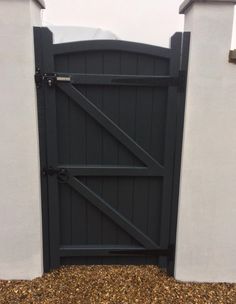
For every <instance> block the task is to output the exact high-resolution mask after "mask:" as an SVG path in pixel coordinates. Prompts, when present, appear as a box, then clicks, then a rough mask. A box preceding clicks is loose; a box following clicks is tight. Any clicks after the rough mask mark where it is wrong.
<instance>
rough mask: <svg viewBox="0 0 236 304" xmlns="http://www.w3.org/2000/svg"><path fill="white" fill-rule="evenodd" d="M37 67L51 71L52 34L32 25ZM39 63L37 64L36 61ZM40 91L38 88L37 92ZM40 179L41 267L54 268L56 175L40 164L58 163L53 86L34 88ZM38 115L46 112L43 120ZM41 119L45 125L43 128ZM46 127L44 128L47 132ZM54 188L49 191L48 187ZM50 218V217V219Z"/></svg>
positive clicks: (57, 259) (56, 264)
mask: <svg viewBox="0 0 236 304" xmlns="http://www.w3.org/2000/svg"><path fill="white" fill-rule="evenodd" d="M34 37H35V61H36V68H37V67H38V68H40V72H41V73H42V74H44V73H47V72H48V71H54V56H53V50H52V46H53V36H52V32H51V31H50V30H49V29H48V28H44V27H34ZM37 64H39V65H37ZM40 91H41V92H40ZM37 94H38V95H37V97H38V117H39V118H38V119H39V125H40V127H39V138H40V144H42V148H41V149H40V161H41V181H42V186H41V188H42V216H43V238H44V241H43V245H44V270H45V272H48V271H49V270H50V269H53V268H57V267H59V265H60V256H59V244H60V243H59V242H60V240H59V236H60V234H59V206H58V202H59V199H58V198H59V196H58V181H57V176H55V175H52V176H49V175H48V176H44V175H43V171H42V168H46V167H47V164H48V163H49V164H50V165H51V166H55V167H56V166H57V130H56V106H55V103H56V98H55V88H49V87H48V86H42V88H41V89H40V90H37ZM41 115H42V116H43V115H45V116H44V117H45V118H44V119H43V120H42V118H41ZM43 123H44V126H45V129H44V128H43ZM46 130H47V132H46ZM49 188H50V189H53V191H48V189H49ZM49 219H50V220H49Z"/></svg>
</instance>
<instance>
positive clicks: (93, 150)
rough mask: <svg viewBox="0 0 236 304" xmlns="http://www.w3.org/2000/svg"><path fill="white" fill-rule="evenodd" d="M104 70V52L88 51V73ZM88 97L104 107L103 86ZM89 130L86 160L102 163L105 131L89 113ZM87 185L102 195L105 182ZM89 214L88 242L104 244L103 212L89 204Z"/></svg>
mask: <svg viewBox="0 0 236 304" xmlns="http://www.w3.org/2000/svg"><path fill="white" fill-rule="evenodd" d="M102 70H103V54H102V53H101V52H91V53H87V59H86V73H89V74H93V73H101V71H102ZM87 97H88V98H89V99H90V100H91V101H92V102H93V103H94V104H95V105H96V106H98V107H99V108H101V107H102V103H103V93H102V90H101V87H99V86H91V87H88V89H87ZM86 129H87V130H86V131H87V135H86V138H87V151H86V153H87V154H86V156H87V157H86V160H87V164H88V165H101V164H102V153H103V151H102V146H103V131H102V128H101V126H100V125H99V124H97V123H96V122H95V121H94V120H93V119H92V118H91V117H90V116H89V115H87V118H86ZM87 185H88V187H91V189H93V190H94V191H95V192H96V193H97V194H98V195H101V196H102V190H103V184H102V179H101V178H99V177H91V178H87ZM87 216H88V223H87V225H88V226H87V229H88V244H102V214H101V212H100V211H98V210H97V209H96V208H94V207H93V206H91V204H90V203H89V202H88V205H87ZM90 262H91V263H98V262H99V263H101V262H102V259H101V258H91V259H90Z"/></svg>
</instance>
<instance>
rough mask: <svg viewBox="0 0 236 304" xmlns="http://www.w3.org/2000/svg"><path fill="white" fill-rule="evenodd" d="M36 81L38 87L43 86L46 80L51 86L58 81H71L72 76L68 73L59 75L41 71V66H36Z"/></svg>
mask: <svg viewBox="0 0 236 304" xmlns="http://www.w3.org/2000/svg"><path fill="white" fill-rule="evenodd" d="M34 78H35V83H36V87H37V89H39V88H41V87H42V85H43V82H44V81H45V82H46V83H47V85H48V86H49V87H50V88H51V87H53V86H55V84H56V83H57V82H70V81H71V77H70V76H66V75H57V74H56V73H44V74H42V73H41V70H40V68H36V72H35V76H34Z"/></svg>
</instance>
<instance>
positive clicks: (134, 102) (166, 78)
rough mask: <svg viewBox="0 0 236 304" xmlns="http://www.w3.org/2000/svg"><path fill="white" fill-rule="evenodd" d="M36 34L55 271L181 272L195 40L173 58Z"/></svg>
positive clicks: (147, 48)
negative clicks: (118, 267)
mask: <svg viewBox="0 0 236 304" xmlns="http://www.w3.org/2000/svg"><path fill="white" fill-rule="evenodd" d="M34 32H35V50H36V68H37V69H36V75H35V80H36V85H37V89H38V90H37V94H38V117H39V135H40V153H41V169H42V179H41V181H42V206H43V235H44V266H45V271H47V270H49V269H51V268H55V267H57V266H59V265H64V264H147V263H148V264H158V265H160V266H161V267H167V268H169V270H170V271H171V270H173V261H174V248H175V234H176V219H177V204H178V188H179V173H180V157H181V141H182V129H183V117H184V102H185V84H186V73H187V61H188V45H189V34H188V33H176V34H175V35H174V36H173V37H172V39H171V48H170V49H169V48H162V47H156V46H151V45H145V44H139V43H133V42H125V41H116V40H95V41H83V42H73V43H62V44H53V43H52V34H51V32H50V31H49V30H48V29H47V28H35V31H34Z"/></svg>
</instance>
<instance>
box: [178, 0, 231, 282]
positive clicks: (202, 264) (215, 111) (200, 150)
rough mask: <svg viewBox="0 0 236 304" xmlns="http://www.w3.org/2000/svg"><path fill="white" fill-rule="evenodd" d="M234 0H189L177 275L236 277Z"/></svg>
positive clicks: (183, 9)
mask: <svg viewBox="0 0 236 304" xmlns="http://www.w3.org/2000/svg"><path fill="white" fill-rule="evenodd" d="M234 3H236V1H235V0H234V1H233V0H231V1H229V0H221V1H219V0H218V1H217V0H205V1H196V0H192V1H191V0H188V1H185V2H184V3H183V5H182V6H181V8H180V12H181V13H184V14H185V31H190V32H191V44H190V57H189V73H188V84H187V99H186V114H185V128H184V140H183V156H182V171H181V186H180V198H179V216H178V232H177V251H176V267H175V277H176V278H177V279H179V280H183V281H199V282H202V281H205V282H222V281H225V282H236V263H235V261H236V66H235V65H234V64H231V63H228V54H229V49H230V46H231V38H232V37H231V35H232V25H233V12H234Z"/></svg>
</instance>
